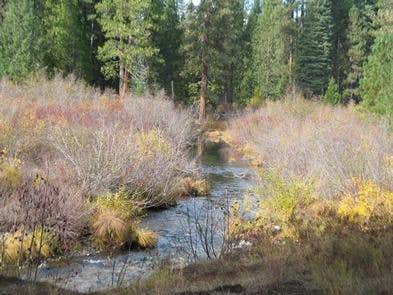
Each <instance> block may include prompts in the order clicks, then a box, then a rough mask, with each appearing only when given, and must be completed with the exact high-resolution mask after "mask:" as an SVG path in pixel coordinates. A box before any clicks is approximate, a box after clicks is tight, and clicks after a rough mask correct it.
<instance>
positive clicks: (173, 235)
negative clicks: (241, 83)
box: [37, 151, 254, 293]
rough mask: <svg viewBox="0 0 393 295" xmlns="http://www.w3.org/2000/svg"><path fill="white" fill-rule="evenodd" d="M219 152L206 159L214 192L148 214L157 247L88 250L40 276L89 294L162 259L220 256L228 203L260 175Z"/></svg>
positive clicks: (50, 265) (143, 273) (126, 280)
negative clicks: (203, 234) (94, 252)
mask: <svg viewBox="0 0 393 295" xmlns="http://www.w3.org/2000/svg"><path fill="white" fill-rule="evenodd" d="M218 154H219V153H218V152H217V151H212V152H209V153H206V154H205V155H204V157H203V159H202V163H201V171H202V173H203V175H204V177H205V178H206V179H207V180H208V181H209V183H210V185H211V192H210V194H209V196H207V197H203V198H202V197H198V198H186V199H184V200H182V201H180V202H179V203H178V205H177V206H176V207H172V208H169V209H166V210H160V211H154V212H150V213H149V214H148V215H147V216H146V218H145V219H144V221H143V224H142V226H144V227H147V228H149V229H151V230H153V231H155V232H156V233H158V235H159V239H158V243H157V247H156V248H155V249H153V250H148V251H138V250H130V251H128V252H126V253H123V254H120V255H117V256H115V257H111V258H108V257H105V256H101V255H92V254H86V255H81V256H77V257H72V258H69V259H64V258H63V259H61V260H60V261H52V262H47V263H45V264H44V265H41V266H40V267H39V269H38V272H37V278H38V281H41V282H49V283H51V284H54V285H56V286H58V287H61V288H64V289H68V290H74V291H79V292H84V293H87V292H91V291H98V290H103V289H108V288H113V287H120V286H126V285H127V284H130V283H132V282H133V281H136V280H138V279H141V278H145V277H147V276H148V275H149V274H150V273H151V272H152V271H153V269H154V267H155V266H157V264H159V263H165V262H163V261H167V260H168V259H170V260H171V261H172V262H173V263H174V264H175V265H179V266H180V265H184V264H186V263H188V262H190V261H192V259H195V258H206V256H208V255H209V256H214V253H217V252H218V251H219V248H220V246H221V244H222V237H223V227H224V225H225V212H226V210H227V208H228V206H227V204H229V203H230V202H232V201H233V200H235V199H238V198H241V197H242V196H243V194H244V193H245V192H246V191H247V190H248V189H249V188H250V187H251V186H252V184H253V175H254V174H253V171H252V170H251V169H250V168H249V167H247V165H246V164H245V163H243V162H241V161H240V162H237V163H227V162H225V161H222V160H221V159H220V158H219V156H218ZM196 224H198V226H196ZM201 229H202V230H201ZM204 229H208V231H206V232H208V235H209V240H211V243H212V244H214V245H213V247H210V248H209V247H207V246H206V243H203V239H201V236H200V235H198V233H197V232H199V231H204ZM206 249H208V251H206ZM206 252H209V253H208V254H207V253H206Z"/></svg>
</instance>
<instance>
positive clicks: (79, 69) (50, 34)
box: [41, 0, 93, 82]
mask: <svg viewBox="0 0 393 295" xmlns="http://www.w3.org/2000/svg"><path fill="white" fill-rule="evenodd" d="M41 5H42V12H41V18H42V30H43V32H45V34H44V35H43V40H42V42H43V44H45V45H44V46H43V47H45V49H46V50H45V54H44V63H45V65H46V67H47V70H48V72H49V73H50V74H52V75H53V73H54V72H55V71H61V73H62V74H64V75H68V74H71V73H75V74H78V76H80V77H83V78H85V79H86V80H87V81H89V82H92V79H93V77H92V76H91V67H92V64H91V58H90V48H89V46H90V44H89V43H90V40H89V36H88V24H87V23H86V18H85V17H84V16H83V14H82V13H81V9H80V8H81V7H80V6H81V5H80V2H79V1H76V0H71V1H68V0H67V1H64V0H62V1H53V0H43V1H42V4H41Z"/></svg>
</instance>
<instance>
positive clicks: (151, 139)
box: [135, 129, 174, 157]
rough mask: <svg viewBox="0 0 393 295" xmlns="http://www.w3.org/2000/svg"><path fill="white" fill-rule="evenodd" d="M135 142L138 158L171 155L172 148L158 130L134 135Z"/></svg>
mask: <svg viewBox="0 0 393 295" xmlns="http://www.w3.org/2000/svg"><path fill="white" fill-rule="evenodd" d="M135 142H136V145H137V151H138V155H139V156H147V157H151V156H154V155H157V154H162V155H172V154H173V153H174V150H173V147H172V145H171V143H170V142H169V141H168V139H166V138H165V136H164V135H162V134H161V133H160V132H159V131H158V130H155V129H153V130H150V131H149V132H140V133H137V134H136V135H135Z"/></svg>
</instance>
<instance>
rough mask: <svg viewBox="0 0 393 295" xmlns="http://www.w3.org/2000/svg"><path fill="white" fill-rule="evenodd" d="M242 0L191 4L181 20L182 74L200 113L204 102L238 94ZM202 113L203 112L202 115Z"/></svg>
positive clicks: (213, 103)
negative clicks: (182, 29) (196, 101)
mask: <svg viewBox="0 0 393 295" xmlns="http://www.w3.org/2000/svg"><path fill="white" fill-rule="evenodd" d="M243 7H244V2H243V1H241V0H217V1H212V0H204V1H201V3H200V5H198V6H196V7H195V6H194V5H193V4H192V3H190V5H189V7H188V11H187V13H186V19H185V21H184V44H183V53H184V58H185V65H184V68H183V71H182V77H184V78H185V79H186V81H187V87H186V89H187V92H188V94H189V96H190V97H191V98H192V99H193V100H196V99H197V98H198V94H199V102H200V113H201V114H204V113H205V108H206V104H207V103H209V104H210V105H217V104H218V103H221V102H222V103H225V102H227V103H231V102H232V101H233V100H234V98H235V97H236V96H237V93H238V88H239V81H240V70H241V64H242V58H241V56H242V55H243V45H242V40H243V39H242V38H243V26H244V14H243V13H244V11H243ZM203 116H204V115H202V117H203Z"/></svg>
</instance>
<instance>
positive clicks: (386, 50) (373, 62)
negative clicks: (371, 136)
mask: <svg viewBox="0 0 393 295" xmlns="http://www.w3.org/2000/svg"><path fill="white" fill-rule="evenodd" d="M379 5H380V9H379V11H378V18H377V19H376V26H379V27H380V29H379V30H378V31H377V37H376V40H375V44H374V46H373V48H372V53H371V55H370V57H369V59H368V61H367V63H366V65H365V68H364V78H363V79H362V80H361V93H362V97H363V103H362V105H363V107H365V108H366V109H369V110H371V111H373V112H376V113H379V114H382V115H387V116H388V117H389V118H390V119H391V120H393V96H392V93H393V3H392V2H391V1H390V0H381V1H380V4H379Z"/></svg>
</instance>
